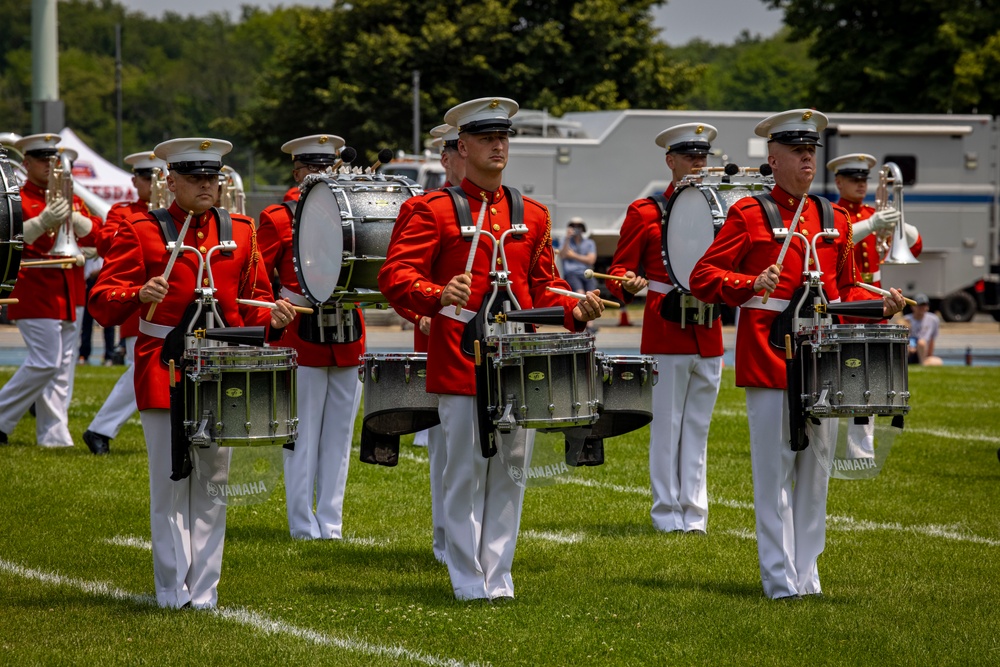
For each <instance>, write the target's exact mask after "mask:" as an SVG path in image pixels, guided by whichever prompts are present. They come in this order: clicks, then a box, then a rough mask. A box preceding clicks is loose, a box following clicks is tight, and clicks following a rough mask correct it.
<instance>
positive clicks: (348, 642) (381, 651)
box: [0, 559, 479, 667]
mask: <svg viewBox="0 0 1000 667" xmlns="http://www.w3.org/2000/svg"><path fill="white" fill-rule="evenodd" d="M0 572H5V573H7V574H11V575H14V576H17V577H21V578H23V579H34V580H35V581H40V582H42V583H44V584H52V585H53V586H69V587H71V588H75V589H77V590H80V591H83V592H84V593H89V594H91V595H99V596H102V597H110V598H113V599H115V600H122V601H125V602H133V603H137V604H144V605H150V606H153V607H155V606H157V605H156V597H155V596H152V595H139V594H136V593H129V592H128V591H123V590H122V589H120V588H115V587H114V586H111V585H110V584H106V583H103V582H99V581H84V580H83V579H76V578H75V577H65V576H63V575H61V574H55V573H50V572H42V571H40V570H34V569H31V568H26V567H22V566H20V565H17V564H15V563H11V562H9V561H7V560H4V559H0ZM209 613H211V614H213V615H215V616H218V617H220V618H223V619H226V620H228V621H235V622H236V623H239V624H241V625H246V626H249V627H251V628H253V629H255V630H259V631H260V632H263V633H264V634H266V635H288V636H290V637H295V638H297V639H304V640H306V641H308V642H312V643H313V644H318V645H320V646H333V647H335V648H340V649H344V650H346V651H351V652H354V653H362V654H365V655H377V656H385V657H388V658H396V659H399V660H410V661H413V662H419V663H422V664H425V665H431V666H432V667H464V666H465V665H469V667H478V665H479V663H463V662H459V661H458V660H454V659H450V658H438V657H436V656H433V655H427V654H426V653H420V652H418V651H411V650H409V649H406V648H403V647H402V646H384V645H382V644H373V643H372V642H368V641H365V640H363V639H352V638H349V637H348V638H343V637H332V636H330V635H326V634H323V633H322V632H317V631H315V630H310V629H308V628H300V627H297V626H294V625H291V624H289V623H285V622H284V621H279V620H275V619H272V618H269V617H267V616H264V615H263V614H258V613H257V612H255V611H250V610H249V609H243V608H240V607H234V608H226V609H213V610H211V611H210V612H209Z"/></svg>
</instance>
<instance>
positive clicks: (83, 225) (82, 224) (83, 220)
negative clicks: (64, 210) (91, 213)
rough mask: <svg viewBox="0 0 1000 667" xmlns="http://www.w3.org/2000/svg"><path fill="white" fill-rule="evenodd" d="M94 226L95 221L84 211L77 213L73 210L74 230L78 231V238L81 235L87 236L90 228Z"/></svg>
mask: <svg viewBox="0 0 1000 667" xmlns="http://www.w3.org/2000/svg"><path fill="white" fill-rule="evenodd" d="M93 228H94V221H93V220H91V219H90V218H88V217H87V216H85V215H84V214H83V213H77V212H76V211H73V231H74V232H76V236H77V238H80V237H81V236H86V235H87V234H89V233H90V230H91V229H93Z"/></svg>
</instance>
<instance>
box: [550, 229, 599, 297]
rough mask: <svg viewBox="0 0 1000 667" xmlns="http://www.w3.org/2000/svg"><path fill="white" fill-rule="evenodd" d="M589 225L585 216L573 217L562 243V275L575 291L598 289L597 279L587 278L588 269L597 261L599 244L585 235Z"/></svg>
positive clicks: (560, 250)
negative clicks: (585, 221) (585, 220)
mask: <svg viewBox="0 0 1000 667" xmlns="http://www.w3.org/2000/svg"><path fill="white" fill-rule="evenodd" d="M586 233H587V225H586V224H584V222H583V218H571V219H570V221H569V224H568V225H567V226H566V239H565V240H564V241H563V242H562V244H560V246H559V248H558V250H559V257H560V259H562V273H563V275H562V277H563V280H565V281H566V282H568V283H569V285H570V287H572V288H573V291H575V292H589V291H590V290H593V289H597V281H596V280H595V279H593V278H587V277H585V276H584V273H585V272H586V271H587V269H591V270H593V268H594V262H595V261H597V245H596V244H595V243H594V241H593V240H591V239H589V238H587V237H586V236H584V234H586Z"/></svg>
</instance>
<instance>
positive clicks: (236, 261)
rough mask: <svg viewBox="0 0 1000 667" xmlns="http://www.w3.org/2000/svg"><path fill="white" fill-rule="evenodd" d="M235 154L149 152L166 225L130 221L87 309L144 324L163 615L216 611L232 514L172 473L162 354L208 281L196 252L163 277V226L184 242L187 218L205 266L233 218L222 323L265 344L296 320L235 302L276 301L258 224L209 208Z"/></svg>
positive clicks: (223, 149) (168, 147)
mask: <svg viewBox="0 0 1000 667" xmlns="http://www.w3.org/2000/svg"><path fill="white" fill-rule="evenodd" d="M231 149H232V144H231V143H229V142H228V141H223V140H220V139H205V138H188V139H172V140H170V141H166V142H163V143H161V144H159V145H158V146H156V148H155V149H154V151H153V152H154V153H155V154H156V156H157V157H159V158H161V159H162V160H165V161H166V162H167V164H168V167H169V169H170V175H169V176H167V187H168V188H169V190H170V191H171V192H172V193H173V194H174V203H173V204H171V206H170V208H169V209H167V213H168V215H167V216H165V217H164V221H163V223H162V224H163V225H164V227H163V228H162V229H161V222H159V221H158V220H157V218H156V217H155V216H154V215H153V214H152V213H141V212H140V213H136V214H135V215H133V216H131V217H130V218H128V219H127V220H126V221H124V222H123V223H122V224H121V225H120V226H119V228H118V233H117V235H116V237H115V241H114V243H112V245H111V248H110V250H109V252H108V255H107V257H106V258H105V265H104V270H103V271H102V272H101V275H100V277H99V278H98V281H97V284H96V285H95V286H94V289H93V291H92V292H91V296H90V302H89V306H90V308H91V309H92V311H93V313H94V317H95V319H97V321H98V322H100V323H101V324H102V325H104V326H114V325H116V324H122V323H124V322H125V321H127V320H128V318H129V317H131V316H133V315H134V314H135V313H136V312H138V313H139V315H140V317H141V319H140V320H139V336H138V338H137V340H136V345H135V394H136V403H137V404H138V407H139V417H140V419H141V420H142V429H143V433H144V434H145V438H146V451H147V454H148V457H149V493H150V502H149V513H150V530H151V534H152V542H153V577H154V580H155V585H156V601H157V602H158V603H159V605H160V606H161V607H172V608H180V607H187V606H192V607H195V608H212V607H215V606H216V603H217V600H218V590H217V589H218V584H219V577H220V575H221V572H222V550H223V543H224V541H225V533H226V506H225V505H222V504H216V503H215V502H213V500H212V497H211V496H210V495H209V493H208V491H207V489H206V487H205V486H204V485H203V484H201V483H199V482H198V481H196V480H195V479H194V476H187V477H182V474H178V471H177V470H175V469H174V466H173V465H172V463H173V462H172V457H171V453H172V452H171V426H170V425H171V421H170V392H169V389H170V385H171V378H170V371H169V370H168V367H167V366H166V364H165V363H164V362H163V361H162V360H161V354H160V353H161V350H162V349H163V346H164V338H165V337H166V336H167V335H168V334H169V333H170V332H171V331H172V330H173V329H174V328H175V327H178V326H182V327H184V328H185V329H186V328H187V325H188V324H189V322H187V321H186V319H187V318H186V317H185V311H187V310H188V306H189V304H191V303H192V302H193V301H194V299H195V288H197V287H200V286H204V287H208V286H209V279H208V276H207V273H206V274H205V276H204V278H203V283H202V285H196V284H195V281H196V280H197V276H198V267H199V261H198V258H197V257H196V256H195V253H193V252H190V251H184V252H181V253H180V254H179V255H178V256H177V259H176V263H175V264H174V266H173V270H172V272H171V273H170V276H169V282H168V281H167V280H166V279H164V277H163V273H164V271H165V269H166V265H167V262H168V260H169V258H170V252H169V251H168V250H167V239H166V237H165V236H164V232H165V231H166V230H167V229H169V228H168V227H166V225H172V226H173V228H174V233H175V234H178V235H179V233H180V231H181V230H182V229H183V228H184V222H185V219H186V218H187V216H188V214H189V213H190V215H191V219H190V226H189V228H188V230H187V232H186V234H185V235H184V236H183V239H182V240H183V244H184V245H186V246H192V247H194V248H197V249H198V251H199V252H200V253H201V256H202V258H205V257H206V256H207V255H208V254H209V253H210V251H211V250H212V249H213V248H216V247H217V246H219V245H220V243H221V241H223V240H226V239H224V238H223V237H224V236H226V235H227V232H226V229H227V227H228V225H223V224H222V223H223V222H224V220H225V218H227V217H228V218H230V219H231V222H232V225H231V230H230V231H229V232H228V234H229V235H231V237H232V238H231V240H232V241H234V242H235V244H236V247H235V249H230V250H228V252H225V253H223V252H219V251H215V252H212V253H211V271H212V276H213V279H214V287H215V290H216V291H215V295H214V296H215V298H216V300H217V302H218V309H219V311H220V313H221V315H222V318H223V319H224V324H225V325H228V326H231V327H238V326H245V325H269V326H270V331H269V338H273V337H274V336H276V335H280V329H282V328H283V327H285V326H286V325H287V324H289V323H290V322H291V321H292V319H293V318H294V316H295V311H294V310H292V307H291V305H290V304H289V303H288V302H287V301H285V300H281V301H278V305H277V308H276V309H274V310H267V309H263V308H257V307H253V306H245V305H239V304H237V302H236V299H237V297H244V298H248V299H257V300H266V301H270V300H272V293H271V286H270V282H269V281H268V277H267V273H266V271H265V269H264V263H263V262H262V261H259V258H258V256H257V253H256V252H255V246H256V238H255V234H254V224H253V219H251V218H248V217H246V216H242V215H235V214H229V213H228V212H225V211H223V210H221V209H215V208H213V204H214V202H215V201H216V198H217V197H218V193H219V192H218V191H219V173H220V171H221V169H222V156H223V155H225V154H226V153H228V152H229V151H230V150H231ZM154 305H155V306H156V308H155V313H154V314H153V316H152V318H150V317H149V312H150V309H151V308H152V307H154ZM197 324H200V323H195V325H197ZM178 375H179V374H178ZM173 380H175V381H178V380H180V377H179V376H178V377H174V378H173ZM191 455H192V457H194V458H196V464H197V466H198V468H199V470H200V474H201V475H203V476H205V477H214V476H216V475H219V474H225V468H226V466H227V463H228V460H229V454H228V448H222V449H220V448H219V447H218V446H216V445H214V444H213V445H211V446H210V447H207V448H200V447H193V448H192V449H191ZM172 475H173V476H172ZM175 479H176V480H177V481H174V480H175Z"/></svg>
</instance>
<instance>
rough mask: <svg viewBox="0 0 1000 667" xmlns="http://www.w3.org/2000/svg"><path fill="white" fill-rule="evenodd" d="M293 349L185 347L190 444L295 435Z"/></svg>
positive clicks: (269, 440) (283, 440)
mask: <svg viewBox="0 0 1000 667" xmlns="http://www.w3.org/2000/svg"><path fill="white" fill-rule="evenodd" d="M297 354H298V353H297V352H296V351H295V350H294V349H292V348H287V347H252V346H249V345H235V346H229V347H205V348H201V349H198V350H186V351H185V352H184V359H185V361H186V362H188V364H189V366H188V367H187V372H186V373H185V378H184V427H185V429H186V430H187V434H188V437H189V438H191V442H192V443H193V444H195V445H200V446H206V445H208V444H211V443H214V444H217V445H218V446H220V447H245V446H258V445H285V444H287V443H290V442H294V441H295V437H296V435H298V423H299V420H298V417H297V416H296V403H295V400H296V399H295V390H296V382H295V368H296V367H297V365H298V364H297V363H296V357H297Z"/></svg>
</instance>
